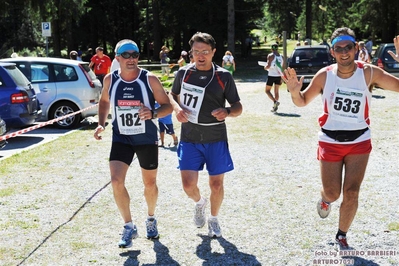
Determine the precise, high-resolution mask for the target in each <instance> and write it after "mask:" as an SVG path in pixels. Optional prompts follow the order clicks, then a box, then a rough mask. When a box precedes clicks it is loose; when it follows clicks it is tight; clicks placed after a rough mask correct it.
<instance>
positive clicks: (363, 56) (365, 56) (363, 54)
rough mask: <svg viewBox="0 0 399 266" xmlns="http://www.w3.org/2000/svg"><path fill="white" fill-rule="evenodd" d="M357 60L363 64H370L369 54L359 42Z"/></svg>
mask: <svg viewBox="0 0 399 266" xmlns="http://www.w3.org/2000/svg"><path fill="white" fill-rule="evenodd" d="M358 60H359V61H362V62H365V63H370V56H369V52H367V49H366V47H365V46H364V42H363V41H360V42H359V53H358Z"/></svg>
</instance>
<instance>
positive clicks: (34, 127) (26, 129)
mask: <svg viewBox="0 0 399 266" xmlns="http://www.w3.org/2000/svg"><path fill="white" fill-rule="evenodd" d="M96 106H98V103H97V104H95V105H92V106H89V107H87V108H84V109H82V110H79V111H76V112H74V113H70V114H67V115H64V116H61V117H57V118H54V119H52V120H49V121H46V122H43V123H40V124H37V125H34V126H31V127H28V128H24V129H21V130H18V131H16V132H13V133H11V134H7V135H4V136H0V140H6V139H9V138H14V137H16V136H18V135H21V134H24V133H26V132H29V131H32V130H35V129H38V128H41V127H44V126H47V125H51V124H53V123H54V122H58V121H60V120H64V119H65V118H67V117H70V116H74V115H77V114H79V113H81V112H84V111H86V110H89V109H91V108H94V107H96Z"/></svg>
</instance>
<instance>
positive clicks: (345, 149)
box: [283, 27, 399, 249]
mask: <svg viewBox="0 0 399 266" xmlns="http://www.w3.org/2000/svg"><path fill="white" fill-rule="evenodd" d="M331 40H332V41H331V45H332V48H331V54H332V56H333V57H334V58H335V60H336V63H335V64H332V65H330V66H327V67H324V68H323V69H321V70H319V71H318V72H317V73H316V75H315V76H314V78H313V79H312V81H311V82H310V84H309V86H308V87H307V88H306V89H305V90H304V91H301V87H302V83H303V77H302V78H301V79H300V80H298V79H297V75H296V72H295V70H294V69H292V68H288V69H286V70H285V77H283V80H284V82H285V83H286V84H287V88H288V90H289V91H290V93H291V97H292V101H293V102H294V104H295V105H296V106H299V107H302V106H306V105H307V104H309V103H310V102H311V101H312V100H313V99H315V98H316V97H317V96H318V95H321V99H322V101H323V114H322V115H321V116H320V117H319V125H320V126H321V131H320V132H319V134H318V135H319V146H318V154H317V159H318V160H319V161H320V169H321V171H320V172H321V181H322V182H321V183H322V189H321V197H320V199H319V201H318V202H317V211H318V213H319V216H320V217H321V218H326V217H327V216H328V215H329V213H330V211H331V205H332V203H333V202H334V201H336V200H337V199H338V198H339V197H340V195H341V191H342V193H343V198H342V203H341V205H340V210H339V222H338V230H337V233H336V235H335V239H336V242H337V244H338V246H339V248H340V249H348V248H349V245H348V242H347V238H346V235H347V232H348V230H349V227H350V226H351V224H352V222H353V220H354V217H355V215H356V211H357V208H358V198H359V192H360V186H361V184H362V181H363V178H364V175H365V171H366V166H367V163H368V160H369V155H370V152H371V150H372V146H371V133H370V131H371V130H370V128H369V126H370V117H369V111H370V101H371V98H372V97H371V93H372V88H373V86H378V87H382V88H384V89H386V90H391V91H396V92H399V79H398V78H396V77H394V76H392V75H390V74H389V73H387V72H385V71H384V70H382V69H381V68H379V67H377V66H374V65H371V64H364V63H363V62H358V61H355V53H356V51H357V44H356V37H355V33H354V32H353V30H351V29H349V28H346V27H344V28H338V29H336V30H335V31H334V32H333V34H332V36H331ZM395 42H396V48H397V49H399V36H398V37H396V39H395ZM398 51H399V50H398ZM397 53H398V52H397ZM394 58H395V60H397V61H399V55H398V54H396V55H394Z"/></svg>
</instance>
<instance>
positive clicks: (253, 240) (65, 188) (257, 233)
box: [0, 82, 399, 265]
mask: <svg viewBox="0 0 399 266" xmlns="http://www.w3.org/2000/svg"><path fill="white" fill-rule="evenodd" d="M238 89H239V92H240V95H241V98H242V104H243V107H244V113H243V114H242V116H240V117H238V118H234V119H230V118H229V119H228V121H227V123H228V131H229V140H230V149H231V153H232V157H233V161H234V163H235V168H236V169H235V170H234V171H232V172H230V173H228V174H227V175H226V177H225V199H224V203H223V205H222V209H221V213H220V222H221V227H222V230H223V238H220V239H210V238H209V237H207V228H205V227H204V228H202V229H197V228H195V227H194V225H193V223H192V214H193V207H194V205H193V202H192V201H191V200H190V199H188V198H187V196H186V195H185V193H184V191H183V190H182V187H181V180H180V174H179V171H178V169H177V158H176V154H175V152H174V150H173V148H172V149H169V148H164V149H160V166H159V178H158V186H159V201H158V208H157V213H156V215H157V217H158V223H159V226H158V229H159V232H160V234H161V238H160V239H159V240H155V241H150V240H147V239H146V238H145V226H144V220H145V215H146V213H145V210H146V206H145V202H144V198H143V193H142V189H143V186H142V182H141V177H140V171H139V167H138V164H137V162H136V161H135V162H134V163H133V164H132V167H131V168H130V170H129V173H128V178H127V186H128V189H129V191H130V193H131V201H132V204H131V208H132V210H133V214H134V221H135V223H136V224H137V225H138V229H139V234H140V237H139V238H138V239H137V240H136V241H134V243H133V247H132V248H130V249H119V248H117V242H118V240H119V234H120V232H121V229H122V220H121V217H120V215H119V212H118V210H117V208H116V205H115V203H114V201H113V197H112V191H111V187H110V184H109V170H108V163H107V157H108V154H109V149H110V133H111V130H110V128H108V129H107V130H106V131H105V132H104V137H103V138H104V140H103V141H100V142H98V141H95V140H94V138H93V137H92V133H93V130H92V129H93V128H94V125H93V127H91V128H89V129H87V130H80V131H77V132H76V133H73V134H70V135H68V136H66V137H64V138H63V139H64V141H63V140H56V141H54V142H51V143H48V144H46V145H45V146H44V147H38V148H37V149H39V150H43V155H42V156H39V157H38V158H31V162H26V158H30V157H29V155H30V153H31V152H33V151H28V152H27V153H24V154H22V155H17V156H16V158H14V157H13V160H16V162H18V163H16V164H14V165H13V166H9V165H8V164H6V165H5V162H6V161H7V160H10V159H7V160H5V161H2V162H0V163H1V168H2V170H1V171H2V177H0V229H1V232H0V239H1V242H0V265H19V264H21V265H343V262H345V261H343V260H344V259H346V260H347V262H350V263H349V265H399V245H398V243H399V216H398V215H399V214H398V206H399V194H398V192H397V189H398V186H397V184H398V180H399V170H398V157H399V151H398V150H399V149H398V147H399V139H398V135H397V129H398V127H399V122H398V119H397V114H398V113H399V105H398V102H399V95H398V94H394V93H391V92H388V91H383V90H376V91H374V95H375V97H374V98H373V102H372V114H371V122H372V130H373V131H372V134H373V152H372V154H371V157H370V163H369V166H368V169H367V172H366V178H365V180H364V182H363V186H362V189H361V195H360V206H359V209H358V213H357V216H356V217H355V221H354V223H353V225H352V227H351V230H350V232H349V233H348V242H349V244H350V245H352V246H353V247H354V250H353V253H352V254H349V255H353V256H340V254H337V253H336V249H335V246H334V245H333V240H334V235H335V233H336V230H337V224H338V208H339V203H340V201H341V200H338V201H337V202H336V203H334V204H333V207H332V208H333V209H332V212H331V214H330V216H329V217H328V218H327V219H324V220H322V219H320V218H319V217H318V215H317V212H316V202H317V200H318V198H319V189H320V177H319V166H318V162H317V160H316V158H315V156H316V147H317V130H318V125H317V117H318V115H319V114H320V111H321V106H320V105H321V103H320V98H318V99H316V100H315V101H313V103H311V104H310V105H309V106H307V107H304V108H298V107H295V106H294V105H293V104H292V102H291V100H290V96H289V94H288V93H287V92H286V90H284V89H281V105H280V108H279V111H278V113H277V114H273V113H271V112H270V108H271V102H270V101H269V100H267V99H266V95H265V93H264V92H263V90H264V83H263V82H254V83H243V82H240V83H238ZM175 127H176V130H177V132H179V129H180V127H179V124H175ZM65 139H66V140H67V141H65ZM168 141H170V142H172V138H171V137H170V136H166V143H168ZM200 176H201V178H200V184H199V185H200V188H201V189H202V192H203V195H204V196H206V197H209V188H208V178H207V175H206V173H205V172H204V173H201V175H200ZM207 213H209V207H208V210H207ZM377 251H378V252H380V253H379V254H378V255H376V252H377ZM373 252H374V253H373ZM381 252H385V253H384V254H382V255H381ZM389 252H390V253H391V254H389ZM341 255H342V254H341Z"/></svg>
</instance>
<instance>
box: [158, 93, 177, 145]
mask: <svg viewBox="0 0 399 266" xmlns="http://www.w3.org/2000/svg"><path fill="white" fill-rule="evenodd" d="M165 92H166V94H168V95H169V91H167V90H165ZM159 106H160V105H159V104H158V103H157V102H156V103H155V108H158V107H159ZM158 127H159V138H160V140H161V144H160V145H159V147H165V133H166V134H168V135H171V136H172V138H173V146H177V144H178V143H179V139H178V137H177V136H176V134H175V130H174V128H173V121H172V114H171V113H170V114H168V115H166V116H164V117H161V118H158ZM169 146H170V144H169Z"/></svg>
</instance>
